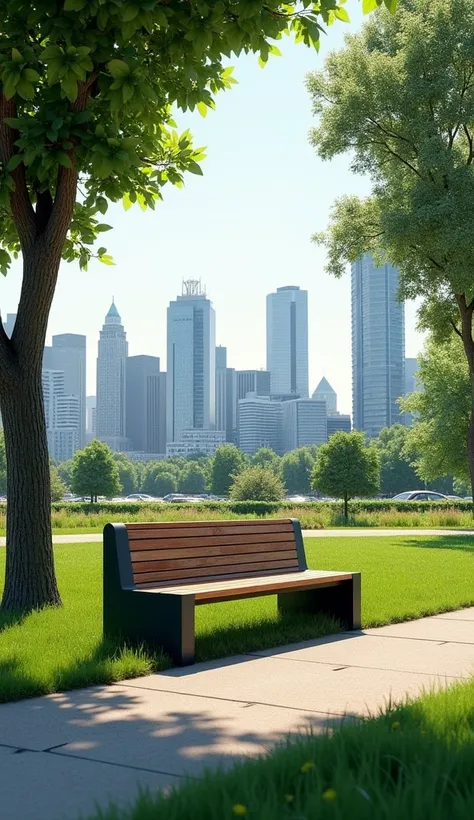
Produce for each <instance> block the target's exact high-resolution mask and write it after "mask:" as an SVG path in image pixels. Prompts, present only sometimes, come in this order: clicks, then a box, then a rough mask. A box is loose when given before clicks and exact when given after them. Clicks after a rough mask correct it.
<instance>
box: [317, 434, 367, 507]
mask: <svg viewBox="0 0 474 820" xmlns="http://www.w3.org/2000/svg"><path fill="white" fill-rule="evenodd" d="M312 483H313V487H314V489H315V490H319V492H321V493H326V494H327V495H329V496H335V497H336V498H342V499H344V517H345V518H346V519H347V515H348V501H349V499H351V498H354V497H356V496H370V495H375V494H376V493H377V492H378V491H379V488H380V461H379V455H378V452H377V450H376V448H375V447H374V446H373V445H370V446H368V445H367V442H366V440H365V438H364V435H363V434H362V433H358V432H353V433H342V432H339V433H334V434H333V435H332V436H331V438H330V439H329V441H328V443H327V444H323V445H321V447H320V448H319V452H318V457H317V460H316V464H315V467H314V471H313V478H312Z"/></svg>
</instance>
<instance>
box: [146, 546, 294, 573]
mask: <svg viewBox="0 0 474 820" xmlns="http://www.w3.org/2000/svg"><path fill="white" fill-rule="evenodd" d="M256 548H257V549H258V550H259V555H260V556H262V557H263V554H265V556H266V555H267V553H269V552H270V553H271V552H286V551H287V550H288V549H293V548H294V544H293V542H292V541H278V542H276V543H275V544H272V543H268V544H235V545H232V546H226V547H219V546H217V547H202V548H201V549H196V548H194V547H193V548H192V549H181V548H178V549H175V548H174V547H171V548H170V547H169V545H168V548H167V549H165V548H164V549H160V551H159V554H158V555H157V552H156V550H153V549H150V550H143V551H141V550H134V551H133V552H132V553H131V556H132V565H133V566H134V567H135V566H136V564H138V563H140V562H142V561H157V560H160V561H161V560H162V559H163V560H164V559H165V558H196V557H199V558H206V557H207V556H211V555H229V556H230V555H247V554H249V555H252V554H253V553H254V552H255V549H256Z"/></svg>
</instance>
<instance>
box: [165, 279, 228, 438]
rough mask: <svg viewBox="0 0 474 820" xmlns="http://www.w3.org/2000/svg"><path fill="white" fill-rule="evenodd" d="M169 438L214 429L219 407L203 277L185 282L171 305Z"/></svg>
mask: <svg viewBox="0 0 474 820" xmlns="http://www.w3.org/2000/svg"><path fill="white" fill-rule="evenodd" d="M167 340H168V342H167V360H168V367H167V387H166V395H167V413H166V426H167V442H170V443H171V442H177V441H180V439H181V435H182V433H183V431H184V430H193V429H196V430H212V429H213V428H214V427H215V409H216V341H215V340H216V332H215V313H214V308H213V307H212V302H211V301H210V300H209V299H208V298H207V297H206V292H205V290H203V289H202V287H201V283H200V281H197V280H194V279H190V280H188V281H185V282H183V288H182V293H181V296H178V297H177V298H176V300H175V301H174V302H170V305H169V307H168V326H167Z"/></svg>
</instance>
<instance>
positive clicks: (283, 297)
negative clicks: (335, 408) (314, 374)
mask: <svg viewBox="0 0 474 820" xmlns="http://www.w3.org/2000/svg"><path fill="white" fill-rule="evenodd" d="M267 370H269V371H270V373H271V392H272V393H274V394H278V395H290V394H295V395H296V394H297V395H299V396H301V397H302V398H307V396H308V293H307V291H305V290H300V288H299V287H296V286H292V285H289V286H287V287H283V288H277V291H276V293H269V294H268V296H267Z"/></svg>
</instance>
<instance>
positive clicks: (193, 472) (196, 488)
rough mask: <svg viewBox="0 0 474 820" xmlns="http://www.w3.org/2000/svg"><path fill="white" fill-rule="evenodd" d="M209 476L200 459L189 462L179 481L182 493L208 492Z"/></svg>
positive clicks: (179, 488)
mask: <svg viewBox="0 0 474 820" xmlns="http://www.w3.org/2000/svg"><path fill="white" fill-rule="evenodd" d="M206 484H207V476H206V470H205V468H204V466H201V463H200V461H194V462H191V463H190V464H187V465H186V467H185V469H184V470H183V471H182V472H181V475H180V477H179V482H178V491H179V492H180V493H198V494H199V493H204V492H206Z"/></svg>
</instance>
